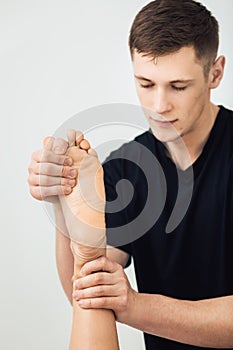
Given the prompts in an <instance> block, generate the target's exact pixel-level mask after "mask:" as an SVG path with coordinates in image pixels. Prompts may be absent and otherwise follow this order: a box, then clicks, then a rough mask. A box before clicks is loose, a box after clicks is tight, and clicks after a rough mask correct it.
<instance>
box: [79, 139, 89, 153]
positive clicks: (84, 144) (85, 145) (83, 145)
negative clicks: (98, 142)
mask: <svg viewBox="0 0 233 350" xmlns="http://www.w3.org/2000/svg"><path fill="white" fill-rule="evenodd" d="M80 148H82V149H83V150H85V151H88V150H89V149H90V148H91V146H90V143H89V142H88V141H87V140H86V139H83V140H82V141H81V142H80Z"/></svg>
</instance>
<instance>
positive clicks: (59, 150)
mask: <svg viewBox="0 0 233 350" xmlns="http://www.w3.org/2000/svg"><path fill="white" fill-rule="evenodd" d="M68 146H69V144H68V142H67V141H65V140H63V139H61V138H56V139H55V140H54V143H53V148H52V151H53V152H54V153H56V154H65V153H66V151H67V148H68Z"/></svg>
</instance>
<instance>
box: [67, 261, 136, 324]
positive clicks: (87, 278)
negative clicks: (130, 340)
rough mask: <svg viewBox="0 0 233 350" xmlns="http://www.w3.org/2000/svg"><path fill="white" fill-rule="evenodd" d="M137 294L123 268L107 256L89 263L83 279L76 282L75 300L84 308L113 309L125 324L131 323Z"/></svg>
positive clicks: (117, 318) (85, 266) (82, 274)
mask: <svg viewBox="0 0 233 350" xmlns="http://www.w3.org/2000/svg"><path fill="white" fill-rule="evenodd" d="M137 294H138V293H137V292H136V291H134V290H133V289H132V288H131V286H130V283H129V281H128V278H127V276H126V274H125V272H124V269H123V267H122V266H121V265H119V264H117V263H116V262H113V261H111V260H110V259H108V258H106V257H104V256H102V257H100V258H98V259H96V260H93V261H90V262H87V263H86V264H85V265H84V266H83V267H82V269H81V277H80V278H79V279H77V280H75V281H74V292H73V298H74V299H75V300H76V301H78V303H79V306H80V307H82V308H84V309H111V310H113V311H114V313H115V316H116V320H117V321H118V322H121V323H127V315H129V313H130V310H132V308H133V307H134V304H135V299H136V296H137Z"/></svg>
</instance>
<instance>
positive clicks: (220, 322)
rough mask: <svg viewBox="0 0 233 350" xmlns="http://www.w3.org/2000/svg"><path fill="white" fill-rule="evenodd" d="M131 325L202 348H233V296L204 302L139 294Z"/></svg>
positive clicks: (130, 316)
mask: <svg viewBox="0 0 233 350" xmlns="http://www.w3.org/2000/svg"><path fill="white" fill-rule="evenodd" d="M131 309H132V310H130V312H128V313H127V316H125V322H124V323H126V324H127V325H129V326H131V327H134V328H137V329H139V330H142V331H143V332H146V333H150V334H153V335H157V336H159V337H162V338H167V339H171V340H174V341H177V342H181V343H184V344H190V345H195V346H201V347H214V348H233V296H227V297H222V298H216V299H207V300H200V301H186V300H178V299H173V298H169V297H165V296H163V295H151V294H140V293H136V294H135V300H134V303H133V306H132V308H131Z"/></svg>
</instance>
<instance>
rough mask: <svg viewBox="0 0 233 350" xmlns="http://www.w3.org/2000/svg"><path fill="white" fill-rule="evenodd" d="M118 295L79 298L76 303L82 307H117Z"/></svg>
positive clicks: (112, 308)
mask: <svg viewBox="0 0 233 350" xmlns="http://www.w3.org/2000/svg"><path fill="white" fill-rule="evenodd" d="M118 300H119V298H118V297H103V298H93V299H81V300H79V301H78V304H79V306H80V307H82V308H83V309H111V310H114V309H116V308H117V304H118Z"/></svg>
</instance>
